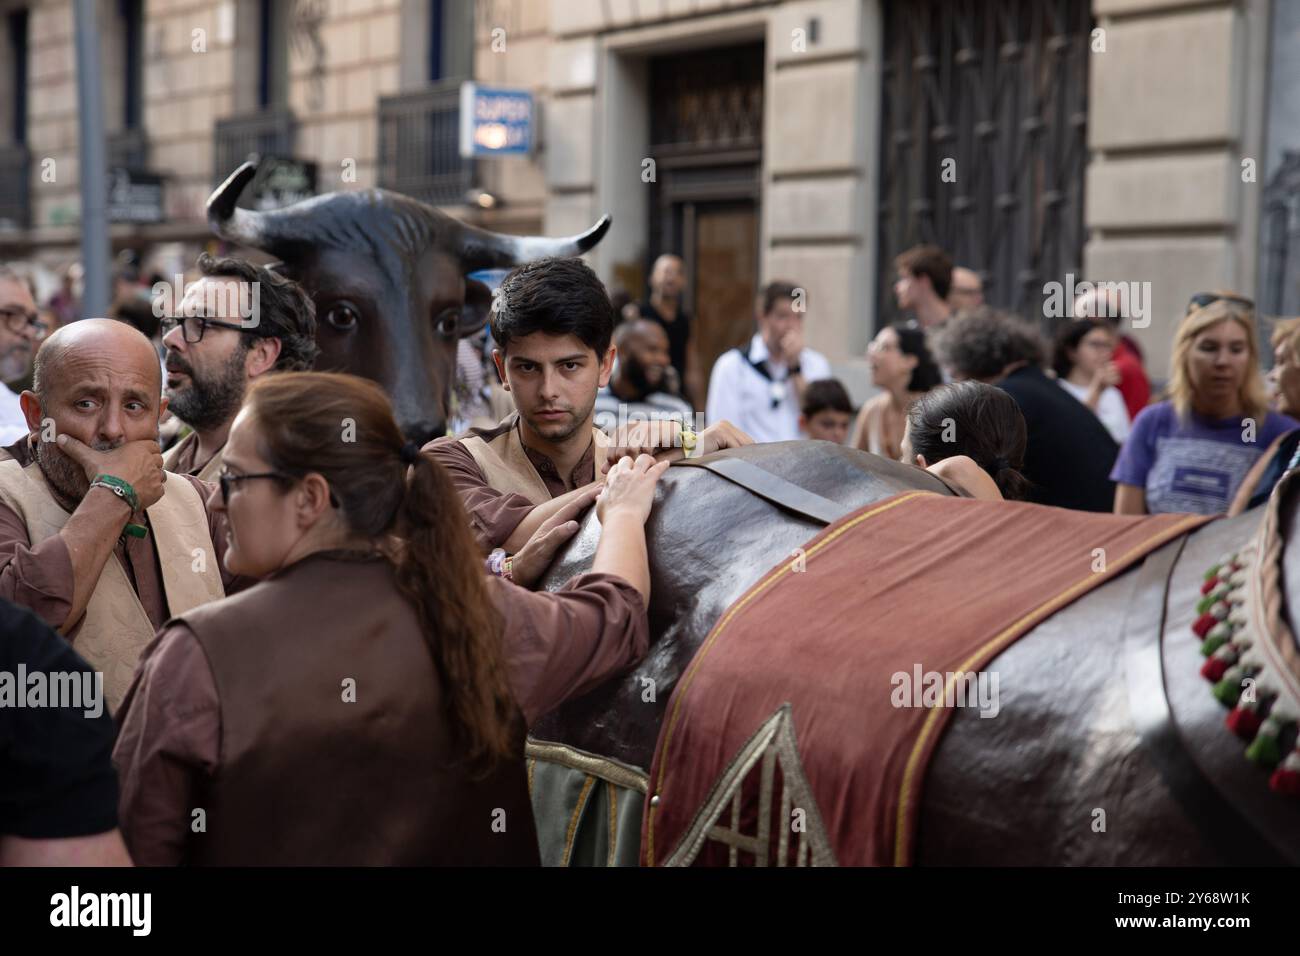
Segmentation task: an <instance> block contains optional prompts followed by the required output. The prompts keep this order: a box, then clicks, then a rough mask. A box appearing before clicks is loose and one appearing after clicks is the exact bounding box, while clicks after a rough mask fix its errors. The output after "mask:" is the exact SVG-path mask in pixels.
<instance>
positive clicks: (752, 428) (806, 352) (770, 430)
mask: <svg viewBox="0 0 1300 956" xmlns="http://www.w3.org/2000/svg"><path fill="white" fill-rule="evenodd" d="M806 301H807V298H806V294H805V291H804V290H803V289H802V288H800V287H799V286H796V285H794V284H793V283H790V282H779V281H778V282H769V283H768V284H767V285H766V286H764V288H763V291H762V293H761V294H760V296H759V304H758V309H757V312H758V333H757V334H756V335H755V336H754V337H753V338H752V339H751V340H750V342H749V345H748V347H747V348H738V349H732V350H731V351H730V352H725V353H723V354H722V355H721V356H720V357H719V358H718V360H717V362H715V363H714V365H713V373H712V375H710V377H709V400H708V404H707V406H706V408H705V419H706V420H707V421H708V422H709V423H710V424H711V423H713V422H719V421H722V420H724V419H726V420H727V421H730V422H732V423H734V424H735V425H736V427H737V428H739V429H740V430H741V431H743V432H745V433H747V434H748V435H750V436H751V437H753V439H754V441H792V440H794V439H797V438H799V437H800V435H799V403H800V399H801V398H802V397H803V390H804V386H805V385H806V384H807V383H809V382H815V381H817V380H818V379H823V378H830V377H831V366H830V362H828V361H826V356H824V355H822V354H821V353H820V352H814V351H813V350H812V349H809V348H804V344H803V323H804V313H805V311H806Z"/></svg>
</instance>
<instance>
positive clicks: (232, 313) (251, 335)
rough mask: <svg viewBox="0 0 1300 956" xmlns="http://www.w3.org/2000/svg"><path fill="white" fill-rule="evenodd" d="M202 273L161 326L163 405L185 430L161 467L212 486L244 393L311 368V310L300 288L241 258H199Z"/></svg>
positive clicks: (313, 333)
mask: <svg viewBox="0 0 1300 956" xmlns="http://www.w3.org/2000/svg"><path fill="white" fill-rule="evenodd" d="M199 271H200V272H201V273H202V274H203V276H202V278H200V279H199V280H198V281H196V282H192V283H191V284H190V285H189V287H188V288H187V289H186V290H185V297H184V298H183V299H182V300H181V302H180V304H179V305H178V306H177V308H176V313H175V314H174V315H170V316H165V317H164V318H163V321H162V332H163V338H162V341H163V345H164V346H166V348H167V357H166V359H165V362H164V364H165V365H166V368H167V391H166V394H167V399H168V401H169V402H170V407H171V412H172V414H173V415H175V416H176V417H177V418H179V419H180V420H181V421H183V422H184V423H185V424H186V425H188V426H189V427H190V429H191V431H190V432H189V433H188V434H187V435H185V436H184V437H183V438H182V439H181V440H180V441H179V442H177V443H176V444H175V445H174V446H173V447H172V448H170V449H169V450H168V451H167V454H166V456H165V457H164V466H165V467H166V468H167V470H168V471H171V472H175V473H177V474H181V475H194V476H196V477H198V478H202V479H203V480H204V481H212V480H214V479H215V478H216V476H217V474H218V472H220V470H221V450H222V448H224V447H225V445H226V436H227V435H229V434H230V426H231V423H233V422H234V420H235V415H236V414H237V413H238V412H239V407H240V405H242V404H243V401H244V392H245V391H246V390H247V388H248V386H249V384H250V383H251V382H252V381H253V380H254V379H256V378H259V377H260V376H262V375H265V374H267V373H268V372H283V371H292V372H305V371H309V370H310V369H311V367H312V365H313V364H315V361H316V354H317V352H318V351H319V350H318V349H317V347H316V309H315V306H314V305H313V303H312V300H311V298H310V297H309V296H308V295H307V293H306V292H305V291H303V288H302V286H300V285H298V283H296V282H294V281H293V280H291V279H287V278H285V277H284V276H282V275H280V274H278V273H276V272H272V271H271V270H270V269H266V268H263V267H262V266H256V265H253V264H252V263H250V262H246V261H244V260H242V259H214V258H212V257H211V256H209V255H208V254H207V253H204V254H203V255H201V256H199Z"/></svg>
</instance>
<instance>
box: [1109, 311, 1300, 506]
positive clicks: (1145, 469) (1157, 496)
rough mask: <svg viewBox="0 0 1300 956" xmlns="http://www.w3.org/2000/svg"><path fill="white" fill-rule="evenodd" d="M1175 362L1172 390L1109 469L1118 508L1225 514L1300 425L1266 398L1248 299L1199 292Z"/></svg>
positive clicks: (1149, 410) (1140, 420) (1140, 422)
mask: <svg viewBox="0 0 1300 956" xmlns="http://www.w3.org/2000/svg"><path fill="white" fill-rule="evenodd" d="M1170 369H1171V374H1170V379H1169V397H1168V398H1167V399H1166V400H1165V401H1162V402H1157V403H1156V404H1154V405H1148V406H1147V407H1146V408H1144V409H1143V410H1142V411H1141V412H1140V413H1139V414H1138V416H1137V419H1136V420H1135V421H1134V422H1133V432H1132V434H1130V435H1129V438H1128V441H1126V442H1125V443H1124V447H1123V448H1122V449H1121V450H1120V454H1119V458H1118V460H1117V461H1116V462H1115V467H1114V469H1113V470H1112V472H1111V476H1110V477H1111V479H1112V480H1113V481H1114V482H1115V511H1116V513H1118V514H1159V513H1162V512H1188V513H1192V514H1222V513H1224V512H1226V511H1227V510H1228V507H1229V504H1230V503H1231V502H1232V500H1233V498H1234V496H1235V495H1236V493H1237V490H1238V489H1239V488H1240V487H1241V485H1242V483H1243V481H1244V479H1245V478H1246V475H1247V473H1248V472H1249V471H1250V469H1251V467H1252V466H1253V465H1254V464H1255V462H1256V461H1257V460H1258V459H1259V458H1260V457H1262V456H1263V454H1264V450H1265V449H1267V448H1268V447H1269V446H1270V445H1271V444H1272V443H1273V442H1274V440H1276V439H1277V437H1278V436H1279V435H1281V434H1282V433H1283V432H1285V431H1287V430H1288V429H1291V428H1295V427H1297V425H1300V422H1297V421H1296V420H1295V419H1293V418H1290V417H1288V416H1286V415H1280V414H1278V413H1277V412H1273V411H1270V410H1269V408H1268V397H1267V393H1266V391H1265V389H1264V379H1263V376H1262V375H1261V374H1260V370H1259V347H1258V345H1257V344H1256V333H1255V312H1254V304H1253V303H1252V302H1251V301H1250V300H1249V299H1245V298H1242V297H1241V296H1238V295H1234V294H1232V293H1230V292H1201V293H1197V294H1196V295H1194V296H1192V301H1191V302H1190V303H1189V304H1188V306H1187V313H1186V315H1185V316H1184V317H1183V320H1182V322H1181V323H1180V324H1179V326H1178V331H1177V332H1176V333H1175V335H1174V347H1173V359H1172V361H1171V362H1170Z"/></svg>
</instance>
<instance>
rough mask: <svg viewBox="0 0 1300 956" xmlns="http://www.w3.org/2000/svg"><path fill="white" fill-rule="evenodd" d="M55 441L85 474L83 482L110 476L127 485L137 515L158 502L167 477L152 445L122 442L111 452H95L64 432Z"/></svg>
mask: <svg viewBox="0 0 1300 956" xmlns="http://www.w3.org/2000/svg"><path fill="white" fill-rule="evenodd" d="M56 441H57V443H58V446H59V449H60V450H61V451H62V452H63V454H65V455H67V456H68V457H69V458H70V459H72V460H73V461H74V462H76V463H77V464H78V465H80V466H81V468H82V469H84V470H85V472H86V480H87V481H94V480H95V477H96V476H97V475H112V476H113V477H114V478H121V479H122V480H123V481H125V482H126V483H127V484H129V485H130V486H131V487H132V489H134V491H135V494H136V497H137V498H139V500H140V510H141V511H143V510H144V509H145V508H148V507H149V506H150V505H153V504H155V503H157V501H158V500H159V499H160V498H162V496H163V482H164V481H165V480H166V478H167V475H166V472H164V471H163V456H162V449H161V448H160V447H159V446H158V443H157V442H156V441H152V440H149V439H145V440H141V441H129V442H124V443H123V444H121V445H118V446H117V447H116V448H114V449H112V450H111V451H96V450H95V449H93V448H91V447H90V446H88V445H86V444H85V443H84V442H81V441H78V440H77V439H76V438H73V437H72V436H71V435H69V434H67V433H66V432H65V433H63V434H60V435H59V436H58V438H57V439H56Z"/></svg>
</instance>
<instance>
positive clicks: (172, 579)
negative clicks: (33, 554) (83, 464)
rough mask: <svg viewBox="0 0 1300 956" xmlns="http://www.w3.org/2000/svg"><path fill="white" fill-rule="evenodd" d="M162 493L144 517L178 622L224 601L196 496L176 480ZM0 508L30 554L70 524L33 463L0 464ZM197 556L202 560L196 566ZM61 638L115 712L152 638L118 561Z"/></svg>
mask: <svg viewBox="0 0 1300 956" xmlns="http://www.w3.org/2000/svg"><path fill="white" fill-rule="evenodd" d="M163 487H164V491H163V496H162V497H161V498H160V499H158V501H157V502H156V503H155V504H154V505H152V506H151V507H149V508H148V509H146V512H145V513H146V514H147V515H148V516H149V526H150V530H151V533H152V535H153V541H154V547H155V548H156V549H157V551H158V565H159V567H160V568H161V569H162V581H163V591H164V593H165V595H166V597H167V608H168V610H169V611H170V613H171V614H172V615H173V616H176V615H179V614H184V613H185V612H186V611H189V610H191V609H192V608H196V607H198V606H199V605H201V604H206V603H208V602H209V601H215V600H217V599H219V598H221V597H223V596H224V594H225V591H224V589H223V588H222V586H221V570H220V568H219V567H218V566H217V554H216V548H214V547H213V545H212V536H211V534H209V532H208V517H207V512H206V511H205V510H204V508H203V501H202V499H201V498H200V497H199V493H198V492H197V491H195V490H194V486H193V485H191V484H190V483H189V482H188V481H186V480H185V479H184V478H183V477H181V476H180V475H168V476H167V481H166V484H165V485H164V486H163ZM0 502H2V503H4V504H6V505H8V506H9V507H10V508H12V509H13V510H14V511H15V512H17V513H18V515H19V516H21V517H22V519H23V521H24V522H26V524H27V536H28V538H29V539H30V541H31V544H32V546H33V547H35V546H36V545H38V544H40V543H41V542H42V541H44V540H46V539H47V538H50V537H52V536H54V535H56V534H58V533H59V531H60V530H62V528H63V526H64V524H66V523H67V520H68V518H69V517H70V516H69V514H68V512H66V511H64V510H63V507H62V506H61V505H60V504H59V503H58V502H57V501H56V500H55V499H54V495H53V493H52V492H51V491H50V488H49V485H47V484H46V482H45V476H44V475H43V474H42V473H41V469H40V466H39V465H38V464H37V463H36V462H35V461H33V462H32V463H31V464H29V465H28V466H27V467H26V468H23V467H22V466H21V465H19V464H18V462H17V461H14V460H12V459H11V460H9V461H3V462H0ZM196 552H201V555H202V557H201V560H200V554H199V553H196ZM61 631H62V633H64V634H65V635H66V636H67V637H68V639H69V640H70V641H72V642H73V646H74V647H75V648H76V650H77V652H78V653H79V654H80V655H81V656H82V657H84V658H85V659H86V661H87V663H89V664H90V666H91V667H93V668H94V669H95V670H97V671H100V672H102V673H103V675H104V696H105V698H106V699H107V701H108V706H109V709H110V710H112V711H114V712H116V710H117V707H118V705H119V704H120V703H121V702H122V698H123V697H124V696H125V695H126V691H127V688H128V687H129V686H130V684H131V678H132V676H133V675H134V674H135V665H136V662H137V660H138V659H139V657H140V652H141V651H142V650H143V649H144V646H145V645H146V644H148V643H149V641H151V640H152V639H153V636H154V627H153V624H152V623H150V621H149V615H148V614H146V613H145V609H144V607H143V605H141V604H140V599H139V597H137V596H136V593H135V588H133V587H132V586H131V579H130V578H128V577H127V574H126V570H125V569H124V568H123V567H122V564H121V562H120V561H118V559H117V555H116V554H112V555H109V558H108V562H107V563H106V564H105V565H104V570H103V572H102V573H101V574H100V576H99V583H98V584H96V585H95V590H94V591H93V592H92V593H91V595H90V601H89V603H88V604H87V605H86V612H85V614H84V615H83V616H82V618H81V620H80V621H77V622H73V623H71V624H65V625H64V626H63V628H61Z"/></svg>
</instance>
